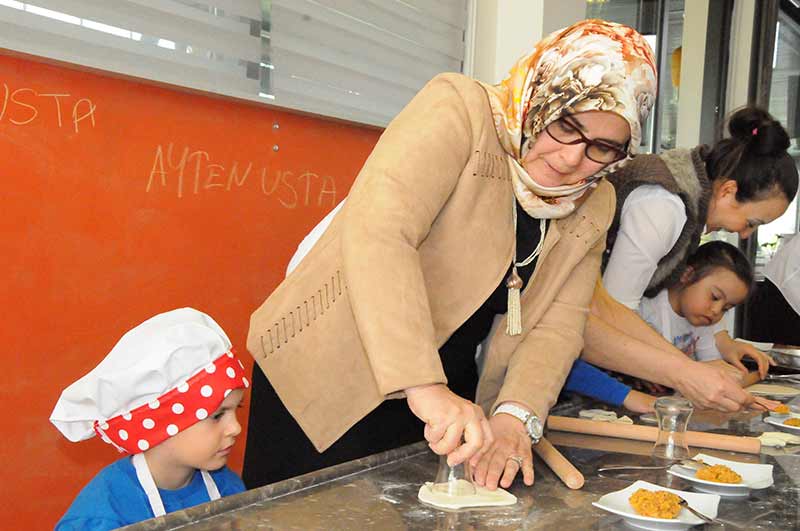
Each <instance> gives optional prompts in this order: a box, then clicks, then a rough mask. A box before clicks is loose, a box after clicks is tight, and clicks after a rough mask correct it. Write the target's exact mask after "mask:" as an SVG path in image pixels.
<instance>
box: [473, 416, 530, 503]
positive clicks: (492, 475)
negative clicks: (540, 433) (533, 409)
mask: <svg viewBox="0 0 800 531" xmlns="http://www.w3.org/2000/svg"><path fill="white" fill-rule="evenodd" d="M489 424H490V425H491V427H492V433H493V434H494V441H493V442H492V444H491V445H490V446H489V448H488V450H487V451H486V452H484V453H483V454H481V455H476V456H474V457H473V458H472V460H471V461H470V468H471V469H472V478H473V480H474V481H475V483H476V484H478V485H481V486H483V487H486V488H487V489H489V490H495V489H496V488H497V484H498V482H499V483H500V486H501V487H503V488H504V489H507V488H508V487H510V486H511V482H513V481H514V477H516V475H517V472H519V471H520V468H521V469H522V477H523V481H524V482H525V484H526V485H528V486H531V485H533V452H532V451H531V438H530V436H529V435H528V432H527V431H526V430H525V426H524V425H523V424H522V421H520V420H519V419H518V418H516V417H513V416H511V415H506V414H505V413H500V414H499V415H494V416H493V417H492V418H491V419H490V420H489ZM512 457H517V458H522V464H521V465H520V463H519V462H518V460H514V459H511V458H512Z"/></svg>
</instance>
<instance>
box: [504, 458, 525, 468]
mask: <svg viewBox="0 0 800 531" xmlns="http://www.w3.org/2000/svg"><path fill="white" fill-rule="evenodd" d="M506 461H514V462H515V463H516V464H517V465H518V466H519V467H520V468H522V462H523V459H522V456H519V455H509V456H508V458H507V459H506Z"/></svg>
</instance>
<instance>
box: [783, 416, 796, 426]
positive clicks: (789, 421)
mask: <svg viewBox="0 0 800 531" xmlns="http://www.w3.org/2000/svg"><path fill="white" fill-rule="evenodd" d="M783 423H784V424H786V425H787V426H794V427H795V428H800V419H798V418H794V419H786V420H784V421H783Z"/></svg>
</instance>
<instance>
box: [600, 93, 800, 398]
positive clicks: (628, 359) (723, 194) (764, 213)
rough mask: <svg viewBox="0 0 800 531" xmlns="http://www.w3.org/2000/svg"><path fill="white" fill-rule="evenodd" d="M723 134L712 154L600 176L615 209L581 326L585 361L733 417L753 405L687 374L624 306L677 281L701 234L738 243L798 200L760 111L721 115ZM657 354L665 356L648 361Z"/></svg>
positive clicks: (735, 348)
mask: <svg viewBox="0 0 800 531" xmlns="http://www.w3.org/2000/svg"><path fill="white" fill-rule="evenodd" d="M728 132H729V133H730V136H729V137H728V138H725V139H723V140H721V141H720V142H718V143H716V144H715V145H714V146H712V147H709V146H705V145H701V146H697V147H695V148H693V149H673V150H670V151H666V152H664V153H661V154H659V155H640V156H638V157H636V158H635V159H634V160H633V161H631V163H629V164H627V165H626V166H624V167H622V168H620V169H618V170H617V171H615V172H613V173H612V174H610V175H609V176H608V179H609V181H611V183H612V184H613V185H614V188H615V189H616V196H617V207H616V213H615V216H614V221H613V223H612V225H611V228H610V229H609V232H608V240H607V246H606V252H605V255H604V259H603V282H602V284H603V285H602V286H599V287H598V290H597V292H596V294H595V300H594V304H593V316H592V317H591V318H590V319H589V322H588V324H587V331H586V342H587V346H586V350H585V359H586V360H587V361H589V362H593V363H595V364H598V365H601V366H603V367H605V368H609V369H613V370H620V371H622V372H625V373H627V374H632V375H634V376H638V377H640V378H644V379H647V380H650V381H654V382H657V383H661V384H665V385H669V386H670V387H673V388H676V389H678V390H680V391H681V392H683V393H684V395H687V396H688V397H690V398H693V399H694V400H695V402H696V403H697V404H698V405H700V406H706V407H716V408H717V409H723V410H738V409H739V408H740V407H741V406H742V405H745V404H747V403H750V402H751V401H752V398H751V397H749V396H746V395H747V394H746V393H736V392H734V391H732V389H731V387H730V386H729V385H725V384H723V381H724V380H725V379H726V376H725V371H724V370H722V369H720V371H719V373H718V377H714V375H712V374H711V373H709V372H708V371H709V369H708V368H702V369H701V368H700V367H699V366H698V364H696V362H691V363H695V365H694V366H686V365H685V364H686V363H687V362H690V360H689V359H688V358H686V357H685V356H676V355H677V354H680V351H677V349H674V348H673V347H671V345H668V344H665V343H664V342H662V341H660V339H661V338H660V337H657V335H653V334H652V330H649V329H648V328H647V327H646V325H644V322H643V321H642V320H641V319H638V318H637V316H635V315H633V313H632V312H628V311H626V310H625V308H624V307H627V308H630V309H632V310H634V311H636V310H638V308H639V305H640V302H641V299H642V297H643V296H650V297H652V296H653V295H655V294H656V293H658V292H659V291H660V290H662V289H663V288H665V287H669V286H671V285H673V284H674V283H676V282H677V281H678V280H679V278H680V275H681V274H682V273H683V271H684V269H685V267H686V260H687V258H688V257H689V256H690V255H691V254H692V253H693V252H694V250H695V249H697V246H698V245H699V243H700V237H701V236H702V234H703V233H708V232H714V231H718V230H725V231H728V232H735V233H738V234H739V237H741V238H743V239H746V238H748V237H749V236H750V235H751V234H752V233H753V231H754V230H755V229H756V227H758V226H759V225H763V224H765V223H769V222H771V221H773V220H775V219H776V218H777V217H779V216H780V215H781V214H783V212H784V211H785V210H786V209H787V207H788V206H789V203H790V202H791V201H792V199H793V198H794V196H795V194H796V193H797V185H798V176H797V168H796V166H795V163H794V160H793V159H792V157H791V156H790V155H789V154H788V152H787V148H788V147H789V144H790V141H789V135H788V134H787V132H786V130H785V129H784V128H783V126H781V124H780V123H779V122H778V121H777V120H775V119H774V118H773V117H772V116H771V115H770V114H769V113H768V112H766V111H765V110H763V109H760V108H757V107H745V108H742V109H740V110H738V111H736V112H735V113H733V115H732V116H731V117H730V119H729V121H728ZM612 323H613V324H612ZM620 330H625V334H622V333H621V332H619V331H620ZM626 336H627V337H626ZM715 337H716V339H717V347H718V348H719V350H720V352H721V353H722V354H723V356H724V358H725V359H726V360H727V361H729V362H732V363H735V364H737V365H739V366H740V367H741V365H740V363H739V362H738V360H739V359H741V358H742V357H743V356H749V357H752V358H754V359H755V360H756V361H757V362H758V364H759V370H760V372H762V374H764V373H766V371H767V368H768V358H767V357H766V356H765V355H764V354H762V353H761V352H759V351H757V350H756V349H754V348H752V347H751V346H749V345H746V344H744V343H741V342H736V341H733V340H732V339H731V338H730V337H729V336H728V334H727V332H725V331H724V330H723V329H722V327H720V330H719V331H718V332H717V334H716V335H715ZM637 340H638V341H637ZM656 346H658V347H657V350H662V351H667V352H669V353H670V354H672V356H671V357H668V358H659V363H658V364H654V363H652V361H653V357H652V356H653V355H654V354H656V352H654V350H653V349H655V348H656ZM612 351H613V352H612ZM626 351H630V352H628V353H625V352H626ZM680 358H683V359H680ZM727 377H728V378H729V377H730V375H727Z"/></svg>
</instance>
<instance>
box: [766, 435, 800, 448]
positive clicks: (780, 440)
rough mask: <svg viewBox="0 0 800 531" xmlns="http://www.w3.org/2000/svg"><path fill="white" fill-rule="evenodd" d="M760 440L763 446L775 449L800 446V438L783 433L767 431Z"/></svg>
mask: <svg viewBox="0 0 800 531" xmlns="http://www.w3.org/2000/svg"><path fill="white" fill-rule="evenodd" d="M758 438H759V440H761V446H772V447H774V448H783V447H784V446H786V445H787V444H800V437H798V436H797V435H792V434H791V433H783V432H782V431H765V432H764V433H762V434H761V435H759V437H758Z"/></svg>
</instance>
